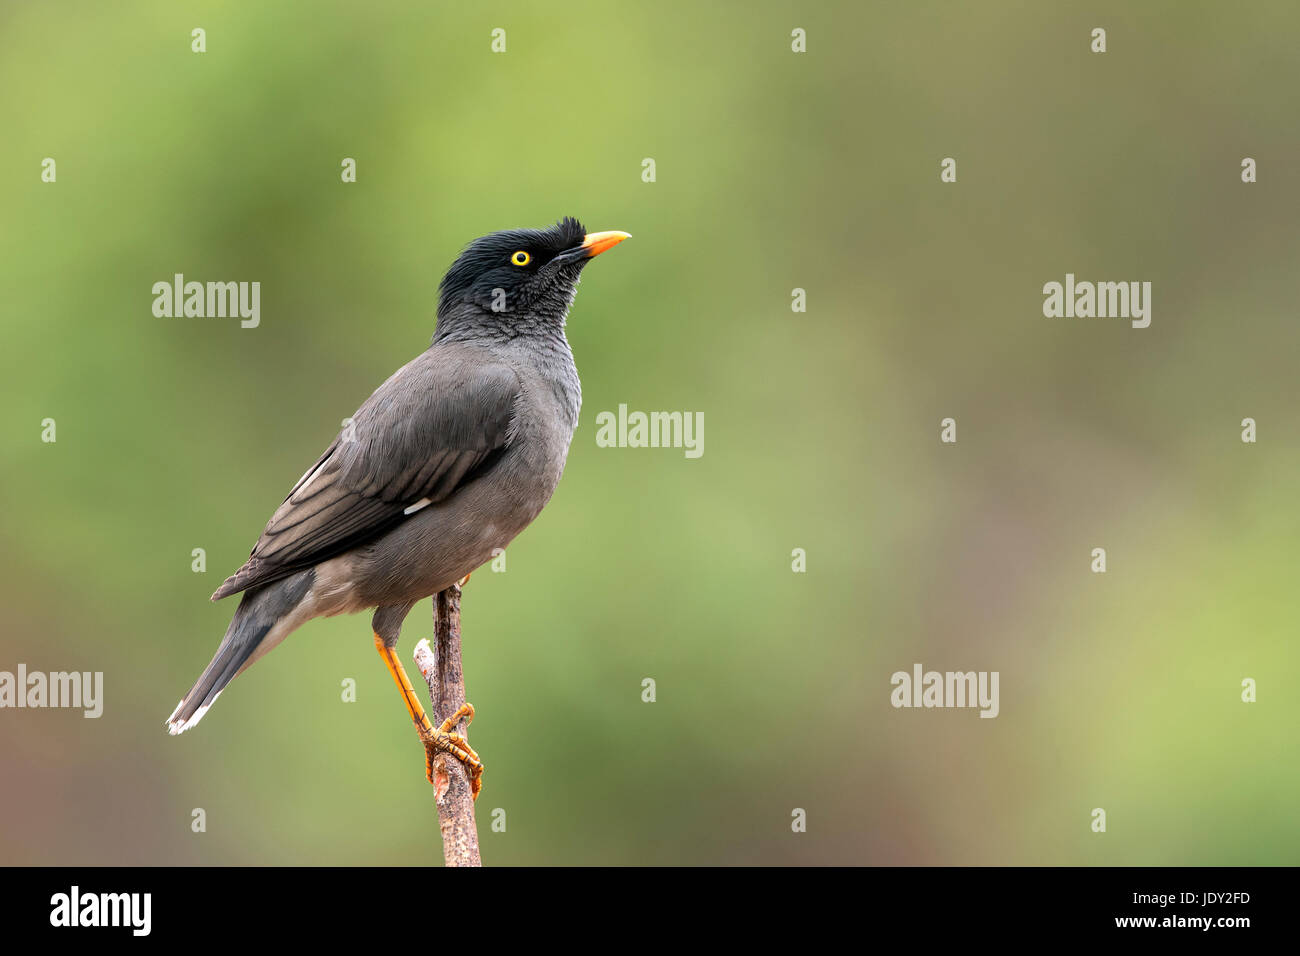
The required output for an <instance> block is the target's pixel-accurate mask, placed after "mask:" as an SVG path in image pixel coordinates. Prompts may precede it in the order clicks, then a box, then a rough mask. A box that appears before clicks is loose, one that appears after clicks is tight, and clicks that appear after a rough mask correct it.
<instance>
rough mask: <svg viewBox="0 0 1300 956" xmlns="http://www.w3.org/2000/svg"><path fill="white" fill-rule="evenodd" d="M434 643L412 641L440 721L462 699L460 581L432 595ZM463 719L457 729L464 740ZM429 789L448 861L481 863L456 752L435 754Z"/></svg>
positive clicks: (452, 863) (470, 805)
mask: <svg viewBox="0 0 1300 956" xmlns="http://www.w3.org/2000/svg"><path fill="white" fill-rule="evenodd" d="M433 641H434V643H433V646H432V648H430V645H429V641H428V639H427V638H426V639H425V640H422V641H420V643H419V644H417V645H416V646H415V665H416V666H417V667H419V668H420V673H421V674H423V675H424V680H425V683H427V684H428V685H429V699H430V700H431V701H432V703H433V722H434V724H435V725H436V724H441V723H442V722H443V721H444V720H446V719H447V718H448V717H450V716H451V715H452V714H454V713H456V711H457V710H458V709H459V708H460V705H461V704H463V703H465V674H464V671H463V670H462V669H461V663H460V586H459V585H456V584H453V585H452V586H451V587H449V588H447V590H445V591H441V592H439V593H438V594H435V595H434V597H433ZM467 727H468V725H467V724H466V722H465V721H464V720H463V719H462V720H461V721H460V723H459V724H457V725H456V728H455V729H456V732H457V733H458V734H460V735H461V736H462V737H465V738H466V739H467V740H468V730H467ZM433 779H434V784H433V793H434V799H435V801H436V802H437V804H438V827H439V829H440V830H442V855H443V859H444V860H445V862H446V864H447V866H482V865H483V860H482V857H480V856H479V848H478V827H477V825H476V823H475V821H474V795H473V791H472V790H471V789H470V782H469V774H468V773H467V772H466V770H465V766H464V764H462V763H461V762H460V761H459V760H457V759H456V758H455V757H449V756H448V755H447V754H442V753H440V754H438V755H437V756H436V757H435V758H434V762H433Z"/></svg>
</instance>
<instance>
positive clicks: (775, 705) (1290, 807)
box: [0, 0, 1300, 864]
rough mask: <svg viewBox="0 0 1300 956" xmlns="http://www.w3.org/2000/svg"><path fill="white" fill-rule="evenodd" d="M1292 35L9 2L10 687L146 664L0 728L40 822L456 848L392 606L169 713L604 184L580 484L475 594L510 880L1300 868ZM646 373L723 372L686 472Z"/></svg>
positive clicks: (1056, 20) (73, 828)
mask: <svg viewBox="0 0 1300 956" xmlns="http://www.w3.org/2000/svg"><path fill="white" fill-rule="evenodd" d="M1134 6H1138V7H1140V9H1133V7H1134ZM1098 26H1100V27H1104V28H1106V29H1107V31H1108V46H1109V50H1108V52H1107V53H1105V54H1104V55H1100V54H1093V53H1091V52H1090V51H1089V43H1090V37H1089V34H1090V31H1091V30H1092V28H1094V27H1098ZM1298 26H1300V8H1297V7H1296V5H1295V4H1293V3H1280V2H1278V3H1263V4H1252V5H1250V7H1249V8H1242V7H1240V6H1236V5H1232V4H1228V3H1215V4H1196V3H1182V2H1178V3H1175V2H1165V3H1144V4H1141V5H1133V4H1128V3H1119V2H1116V3H1090V4H1050V5H1049V4H1009V3H1001V4H994V3H990V4H969V5H961V4H952V3H910V4H879V5H877V4H870V5H869V4H863V3H838V4H830V3H826V4H815V5H798V4H791V3H755V2H747V3H733V4H728V5H721V4H719V5H712V4H695V3H684V2H664V0H658V2H655V3H645V4H630V3H617V4H616V3H607V2H600V3H586V2H567V3H562V4H540V3H512V4H506V3H484V4H476V5H471V4H453V3H437V4H410V3H398V2H372V3H366V4H353V3H343V2H327V3H313V4H310V5H307V4H294V3H285V2H273V3H264V4H257V5H253V4H233V3H204V2H200V3H191V4H183V5H182V4H174V3H163V2H149V3H113V4H103V3H92V2H85V3H46V4H37V3H7V4H5V5H3V6H0V90H2V91H3V92H2V93H0V124H2V128H3V130H4V133H3V137H0V256H2V257H3V262H4V267H3V269H0V310H2V311H3V316H4V321H3V328H4V347H3V349H0V363H3V368H2V371H3V376H2V378H0V381H3V385H2V386H0V388H3V398H4V415H3V426H2V427H3V429H4V434H3V444H2V447H3V449H4V453H3V458H2V461H0V495H3V501H4V507H3V516H2V517H0V527H2V528H3V537H2V539H0V545H2V553H0V594H2V595H3V600H4V604H3V610H4V615H3V624H2V625H0V629H2V634H3V637H2V638H0V670H9V671H13V670H15V669H16V667H17V665H18V663H20V662H22V663H25V664H26V665H27V667H28V668H29V669H32V670H67V669H76V670H100V671H103V672H104V673H105V712H104V716H103V717H102V718H101V719H99V720H86V719H83V718H82V717H81V715H80V712H76V711H56V710H48V711H33V710H4V711H0V767H3V787H2V788H0V862H3V863H11V864H12V863H61V864H153V863H186V864H193V863H223V864H230V863H235V864H243V863H258V864H272V863H309V864H334V863H344V864H363V863H365V864H424V863H431V862H440V860H441V852H440V848H439V846H440V845H439V839H438V830H437V824H436V817H435V815H434V811H433V803H432V796H431V792H430V788H429V786H428V784H427V783H426V782H425V780H424V773H423V754H422V751H421V748H420V746H419V744H418V742H417V741H416V739H415V736H414V734H413V733H412V731H411V728H410V725H409V721H408V719H407V717H406V715H405V712H404V710H403V708H402V706H401V703H400V701H399V699H398V698H397V695H396V694H395V693H394V691H393V688H392V686H391V684H390V681H389V678H388V675H387V674H386V672H385V671H384V669H383V667H382V665H381V663H380V661H379V660H378V658H377V657H376V655H375V653H374V651H373V649H372V648H371V638H370V631H369V621H368V618H367V617H360V616H358V617H352V618H335V619H330V620H324V621H316V622H313V623H310V624H308V625H307V626H306V627H304V628H303V629H302V630H300V631H298V632H297V633H296V634H295V635H294V636H293V637H292V638H290V639H289V641H287V642H286V644H285V645H284V646H283V647H282V648H280V649H278V650H276V651H275V652H274V653H272V654H271V655H270V656H268V657H267V658H266V659H265V660H263V661H262V662H260V663H259V664H258V665H257V666H256V667H255V668H253V669H252V670H250V671H249V672H248V673H247V674H245V675H244V676H242V677H241V678H240V679H239V680H238V681H236V682H235V683H234V684H233V685H231V687H230V688H229V689H228V690H227V692H226V693H225V694H224V695H223V697H222V699H221V701H220V703H219V705H218V706H216V707H215V708H214V709H213V710H212V712H211V713H210V714H209V715H208V716H207V718H206V719H205V721H204V722H203V723H202V724H201V725H200V726H199V727H198V728H197V729H196V730H194V731H193V732H191V733H187V734H186V735H184V736H183V737H179V738H171V737H169V736H168V735H167V734H166V732H165V730H164V727H163V720H164V718H166V717H167V715H168V714H169V713H170V712H171V710H172V708H173V707H174V706H175V703H176V701H177V699H178V698H179V697H180V696H181V694H182V693H183V692H184V691H185V690H186V688H188V687H189V686H190V684H191V682H192V681H193V680H194V678H195V677H196V676H197V675H198V674H199V672H200V670H201V669H202V668H203V666H204V665H205V664H206V663H207V661H208V659H209V657H210V655H211V653H212V651H213V650H214V649H215V647H216V645H217V642H218V641H219V639H220V637H221V635H222V633H223V632H224V630H225V627H226V624H227V622H228V620H229V617H230V614H231V613H232V612H233V610H234V606H235V605H234V602H233V601H226V602H223V603H220V604H215V605H214V604H210V603H209V602H208V600H207V598H208V595H209V594H210V593H211V592H212V591H213V590H214V589H215V587H216V586H217V584H219V583H220V581H221V580H222V579H223V578H224V577H225V576H226V575H227V574H229V573H230V572H231V571H233V570H234V569H235V568H237V567H238V566H239V565H240V564H241V563H242V561H243V560H244V558H245V557H246V556H247V554H248V550H249V548H250V547H251V546H252V544H253V542H254V540H255V539H256V537H257V534H258V532H259V531H260V530H261V528H262V526H263V524H264V523H265V521H266V519H267V518H268V517H269V515H270V513H271V512H272V510H274V508H275V506H276V505H277V504H278V503H279V502H280V501H281V499H282V498H283V496H284V494H285V493H286V492H287V490H288V489H289V487H290V486H291V485H292V483H293V482H294V481H295V480H296V479H297V478H298V476H299V475H300V474H301V473H302V471H303V470H304V469H305V468H306V467H307V466H308V465H309V464H311V463H312V462H313V461H315V460H316V457H317V456H318V455H319V453H320V451H321V450H322V449H323V448H324V447H325V446H326V444H327V443H328V442H329V441H330V439H331V438H332V436H333V435H334V433H335V432H336V431H337V429H338V426H339V422H340V420H341V419H342V418H343V417H345V416H346V415H349V414H350V413H351V412H352V411H353V410H354V409H355V408H356V406H357V405H358V404H360V402H361V401H362V400H363V399H365V397H366V396H367V395H368V394H369V393H370V391H371V390H372V389H373V388H375V387H376V386H377V385H379V383H381V382H382V381H383V380H384V379H385V378H386V377H387V376H388V375H389V374H390V373H391V372H392V371H393V370H394V369H396V368H397V367H398V366H400V365H401V364H403V363H404V362H406V361H407V360H408V359H410V358H411V357H413V356H414V355H416V354H417V353H418V352H419V351H420V350H422V349H423V348H425V347H426V345H427V343H428V339H429V337H430V335H431V334H432V332H433V325H434V306H435V290H436V284H437V282H438V280H439V278H440V277H441V275H442V273H443V271H444V270H445V269H446V267H447V266H448V265H449V264H450V263H451V261H452V260H453V259H454V257H455V255H456V254H457V252H458V251H459V249H460V248H461V246H462V245H463V244H464V243H466V242H467V241H469V240H471V239H473V238H475V237H476V236H479V235H481V234H484V233H486V232H490V231H493V230H496V229H500V228H509V227H517V226H544V225H547V224H549V223H552V222H554V221H555V220H556V219H557V218H559V217H560V216H564V215H575V216H578V217H579V218H581V219H582V220H583V221H584V222H585V223H586V225H587V226H588V228H590V229H593V230H595V229H623V230H627V231H629V232H631V233H633V235H634V237H635V238H634V239H633V240H632V241H631V242H628V243H626V244H624V245H622V246H620V247H619V248H618V249H616V250H614V251H613V252H611V253H610V254H608V255H606V256H602V257H601V259H600V260H599V261H598V262H597V263H595V264H594V265H593V266H592V267H591V268H589V269H588V270H587V272H586V274H585V276H584V282H583V284H582V287H581V290H580V293H579V295H578V299H577V303H576V305H575V307H574V310H573V312H572V314H571V316H570V322H569V337H570V341H571V342H572V344H573V349H574V353H575V355H576V357H577V361H578V366H579V369H580V371H581V373H582V379H583V387H584V407H583V415H582V422H581V424H580V425H579V429H578V433H577V435H576V436H575V439H574V443H573V448H572V451H571V454H570V456H569V463H568V468H567V471H566V474H565V477H564V480H563V481H562V482H561V484H560V488H559V490H558V492H557V493H556V495H555V497H554V499H553V500H552V502H551V504H550V505H549V507H548V508H547V510H546V511H545V512H544V513H543V514H542V516H541V518H540V519H539V520H538V521H537V522H536V523H535V524H534V525H533V526H532V527H531V528H530V529H528V530H527V531H526V532H524V534H523V535H522V536H521V537H520V538H518V539H517V540H516V541H515V543H514V544H513V545H511V547H510V548H509V551H508V556H507V561H508V565H507V566H508V570H507V572H506V573H504V574H493V573H491V572H489V571H488V570H487V569H483V570H481V571H480V572H479V573H477V574H475V576H474V579H473V580H472V581H471V582H470V584H469V585H468V587H467V589H466V594H465V605H464V606H465V611H464V648H465V650H464V653H465V661H464V662H465V671H466V674H467V681H468V687H469V697H470V699H471V700H472V701H473V702H474V704H475V705H476V707H477V708H478V714H479V717H478V720H477V721H476V722H475V723H474V726H473V728H472V731H471V735H470V737H471V740H472V742H473V744H474V746H475V747H476V748H477V749H478V750H479V752H480V753H481V754H482V755H483V757H484V760H485V762H486V765H487V773H486V775H485V777H484V782H485V789H484V793H483V797H482V799H481V800H480V801H479V804H478V810H479V826H480V831H481V834H482V840H483V856H484V859H485V861H486V862H487V863H489V864H539V863H561V864H571V863H613V864H667V863H726V864H750V863H880V864H900V863H902V864H913V863H915V864H935V863H954V864H1012V863H1026V864H1051V863H1073V864H1108V863H1114V864H1211V863H1214V864H1247V863H1295V862H1297V849H1298V848H1300V823H1298V822H1297V819H1298V818H1297V814H1296V812H1295V808H1296V805H1297V802H1298V799H1300V765H1298V764H1297V762H1296V760H1295V750H1294V748H1295V733H1296V728H1297V726H1300V703H1298V701H1297V695H1296V693H1295V687H1296V682H1297V680H1298V679H1300V674H1298V673H1297V669H1298V667H1300V652H1297V649H1296V640H1295V605H1296V602H1295V596H1296V593H1297V589H1296V584H1295V578H1296V575H1295V560H1294V553H1295V549H1296V546H1297V537H1298V534H1300V507H1298V506H1297V503H1296V483H1295V480H1294V478H1295V475H1296V474H1297V468H1298V467H1300V420H1298V419H1297V410H1298V408H1300V403H1298V402H1297V399H1298V398H1300V385H1298V384H1297V376H1296V371H1295V366H1296V361H1295V359H1296V355H1297V348H1298V347H1300V331H1297V322H1296V318H1297V316H1296V301H1297V300H1296V262H1297V258H1298V253H1300V242H1298V241H1297V232H1296V227H1295V223H1296V211H1297V209H1298V208H1300V204H1298V200H1300V189H1298V188H1297V185H1296V184H1297V161H1298V159H1300V135H1298V133H1297V123H1296V113H1295V95H1294V94H1295V90H1296V87H1297V79H1298V70H1297V63H1296V54H1295V35H1296V30H1297V27H1298ZM194 27H203V28H204V29H205V30H206V31H207V52H206V53H204V54H202V55H199V54H195V53H192V52H191V50H190V43H191V39H190V31H191V29H193V28H194ZM495 27H502V28H504V29H505V30H506V31H507V52H506V53H504V54H493V53H492V52H490V31H491V30H492V29H493V28H495ZM795 27H802V28H803V29H805V30H806V31H807V36H808V41H807V44H808V52H807V53H805V54H794V53H792V52H791V50H790V32H791V30H792V29H793V28H795ZM47 156H49V157H53V158H55V159H56V161H57V164H58V165H57V171H58V180H57V182H56V183H54V184H46V183H42V182H41V181H40V171H41V169H40V164H41V160H42V159H43V158H44V157H47ZM949 156H951V157H954V158H956V159H957V162H958V182H957V183H956V184H942V183H941V182H940V181H939V163H940V161H941V160H942V159H943V158H944V157H949ZM1245 156H1250V157H1253V158H1255V159H1256V160H1257V162H1258V164H1259V182H1258V183H1256V184H1253V185H1245V184H1243V183H1242V182H1241V181H1240V163H1241V159H1242V157H1245ZM343 157H354V158H355V159H356V160H357V163H358V182H356V183H355V184H350V185H344V184H343V183H341V182H340V176H339V173H340V161H341V160H342V159H343ZM646 157H651V158H654V159H655V161H656V163H657V181H656V182H654V183H652V184H648V183H644V182H642V180H641V162H642V160H643V159H644V158H646ZM176 272H181V273H184V274H185V275H186V277H187V278H192V279H197V280H200V281H206V280H237V281H253V280H256V281H260V282H261V284H262V304H261V308H262V315H261V326H260V327H259V328H257V329H254V330H244V329H241V328H240V327H239V324H238V322H237V321H236V320H232V319H195V318H190V319H159V318H155V317H154V316H153V314H152V312H151V305H152V293H151V286H152V284H153V283H154V282H156V281H159V280H167V279H169V278H170V277H171V276H172V275H173V274H174V273H176ZM1066 272H1073V273H1075V274H1076V275H1077V276H1078V277H1079V278H1080V279H1093V280H1146V281H1150V282H1152V283H1153V287H1154V289H1153V320H1152V324H1151V327H1150V328H1148V329H1146V330H1136V329H1132V328H1130V327H1129V325H1128V323H1127V322H1126V321H1123V320H1114V319H1110V320H1107V319H1091V320H1090V319H1046V318H1044V317H1043V315H1042V301H1043V297H1042V293H1041V288H1042V285H1043V283H1045V282H1049V281H1062V279H1063V277H1064V275H1065V273H1066ZM795 287H800V288H804V289H806V290H807V296H808V311H807V312H806V313H804V314H793V313H792V312H791V309H790V295H791V290H792V289H793V288H795ZM620 402H624V403H627V404H628V405H629V406H630V407H631V408H632V409H640V410H645V411H650V410H672V409H675V410H690V411H701V412H703V413H704V415H705V422H706V428H705V446H704V448H705V453H704V456H703V457H702V458H700V459H698V460H688V459H686V458H685V457H684V455H683V454H682V452H681V451H680V450H672V449H658V450H656V449H605V448H598V447H597V446H596V444H595V417H596V414H597V413H598V412H599V411H602V410H612V409H616V408H617V406H618V404H619V403H620ZM947 416H952V417H954V418H955V419H956V420H957V422H958V438H959V441H958V443H957V444H956V445H943V444H941V443H940V442H939V421H940V419H942V418H944V417H947ZM1247 416H1250V417H1253V418H1255V419H1256V420H1257V422H1258V423H1259V425H1258V427H1259V442H1258V443H1257V444H1255V445H1247V444H1243V443H1242V442H1241V440H1240V430H1241V426H1240V421H1241V419H1242V418H1244V417H1247ZM47 417H50V418H54V419H55V420H56V421H57V428H58V433H57V434H58V441H57V443H55V444H44V443H42V442H41V441H40V430H41V429H40V422H41V420H42V419H44V418H47ZM198 547H202V548H205V549H206V551H207V560H208V570H207V573H205V574H196V573H193V572H192V571H191V569H190V563H191V557H190V553H191V549H193V548H198ZM1094 547H1104V548H1106V549H1107V552H1108V561H1109V571H1108V572H1107V573H1106V574H1093V573H1091V572H1090V570H1089V565H1090V561H1091V550H1092V549H1093V548H1094ZM793 548H804V549H806V550H807V555H808V558H807V572H806V573H804V574H796V573H792V571H791V550H792V549H793ZM429 630H430V619H429V611H428V604H427V602H426V603H425V604H422V605H421V606H419V607H418V608H417V609H416V611H415V612H414V613H413V614H412V615H411V616H410V618H408V620H407V623H406V627H405V630H404V636H403V642H402V647H401V651H402V656H403V659H405V660H408V661H409V655H410V651H411V648H412V647H413V645H414V643H415V641H416V640H417V639H418V638H420V637H422V636H425V635H427V634H428V633H429ZM914 662H920V663H922V664H924V665H925V666H926V667H927V668H934V669H938V670H966V669H975V670H997V671H999V672H1000V674H1001V715H1000V716H999V717H998V718H997V719H996V720H981V719H978V717H977V716H976V713H975V712H974V711H970V710H929V711H927V710H895V709H893V708H892V707H891V706H890V704H889V696H890V689H891V688H890V685H889V678H890V675H891V674H892V673H893V672H894V671H896V670H910V668H911V666H912V664H913V663H914ZM646 677H651V678H653V679H654V680H655V681H656V682H657V688H658V693H657V697H658V699H657V702H655V703H653V704H647V703H643V702H642V700H641V681H642V680H643V679H644V678H646ZM1247 677H1250V678H1253V679H1255V680H1256V681H1257V682H1258V687H1259V701H1258V702H1257V703H1254V704H1244V703H1242V702H1241V700H1240V692H1241V689H1240V685H1241V681H1242V679H1243V678H1247ZM345 678H354V679H355V680H356V681H357V686H358V700H357V702H356V703H343V702H342V701H341V689H340V683H341V681H343V680H344V679H345ZM196 807H202V808H203V809H204V810H205V811H206V814H207V832H206V833H201V834H195V833H192V832H191V829H190V820H191V811H192V809H193V808H196ZM1094 807H1102V808H1104V809H1105V810H1106V811H1107V814H1108V821H1107V823H1108V827H1107V832H1106V833H1105V834H1104V835H1099V834H1095V833H1093V832H1092V831H1091V829H1090V826H1089V824H1090V822H1091V818H1090V816H1089V814H1090V812H1091V810H1092V808H1094ZM497 808H500V809H503V810H504V811H505V814H506V822H507V825H506V831H505V832H504V833H497V832H492V831H491V829H490V822H491V814H492V811H493V810H494V809H497ZM794 808H803V809H805V810H806V811H807V817H808V830H807V832H806V833H802V834H796V833H792V832H791V826H790V821H791V812H792V810H793V809H794Z"/></svg>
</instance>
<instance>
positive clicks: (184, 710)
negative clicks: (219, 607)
mask: <svg viewBox="0 0 1300 956" xmlns="http://www.w3.org/2000/svg"><path fill="white" fill-rule="evenodd" d="M315 579H316V572H315V571H312V570H310V569H309V570H307V571H299V572H298V573H297V574H295V575H293V576H292V577H288V578H285V579H284V580H282V581H276V582H275V583H274V584H267V585H265V586H263V587H260V588H254V589H253V590H251V591H246V592H244V597H243V599H242V600H241V601H240V602H239V609H238V610H236V611H235V616H234V619H233V620H231V622H230V627H229V628H227V629H226V636H225V637H224V638H222V640H221V646H220V647H218V648H217V653H216V654H214V655H213V657H212V661H211V662H210V663H209V664H208V666H207V668H206V669H205V670H204V671H203V674H202V675H201V676H200V677H199V679H198V680H197V681H195V683H194V686H193V687H191V688H190V691H189V693H188V694H186V695H185V696H184V697H182V698H181V702H180V703H179V704H177V705H176V709H175V710H174V711H172V715H171V716H170V717H168V718H167V731H168V732H169V733H172V734H181V733H184V732H185V731H187V730H189V729H190V728H191V727H193V726H194V725H195V724H197V723H198V722H199V721H200V720H202V719H203V715H204V714H206V713H207V712H208V708H209V707H211V706H212V705H213V703H215V702H216V699H217V697H218V696H219V695H220V694H221V692H222V691H223V690H224V689H225V687H226V685H227V684H229V683H230V682H231V681H232V680H234V678H235V675H236V674H238V673H239V669H240V668H241V667H243V666H244V664H245V663H246V662H247V661H248V660H249V658H251V657H252V656H253V654H254V653H255V652H256V651H257V648H258V647H259V646H260V645H261V643H262V641H264V640H265V639H266V636H267V634H269V633H270V631H271V628H273V627H274V626H275V625H276V622H278V621H279V620H280V619H281V618H283V617H285V616H286V615H287V614H288V613H289V612H290V611H292V610H293V609H294V608H295V607H297V606H298V602H299V601H301V600H302V598H303V595H305V594H306V593H307V592H308V591H309V590H310V589H311V585H312V582H313V581H314V580H315Z"/></svg>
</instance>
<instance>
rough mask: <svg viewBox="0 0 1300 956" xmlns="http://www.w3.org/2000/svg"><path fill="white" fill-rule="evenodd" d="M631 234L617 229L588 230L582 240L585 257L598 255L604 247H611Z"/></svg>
mask: <svg viewBox="0 0 1300 956" xmlns="http://www.w3.org/2000/svg"><path fill="white" fill-rule="evenodd" d="M631 238H632V234H631V233H629V232H619V231H618V230H617V229H615V230H613V231H611V232H590V233H588V234H587V237H586V238H585V239H583V240H582V248H584V249H586V250H587V258H588V259H590V258H591V257H592V256H598V255H600V254H601V253H602V252H604V251H605V250H606V249H612V248H614V246H616V245H618V244H619V243H620V242H622V241H623V240H624V239H631Z"/></svg>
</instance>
